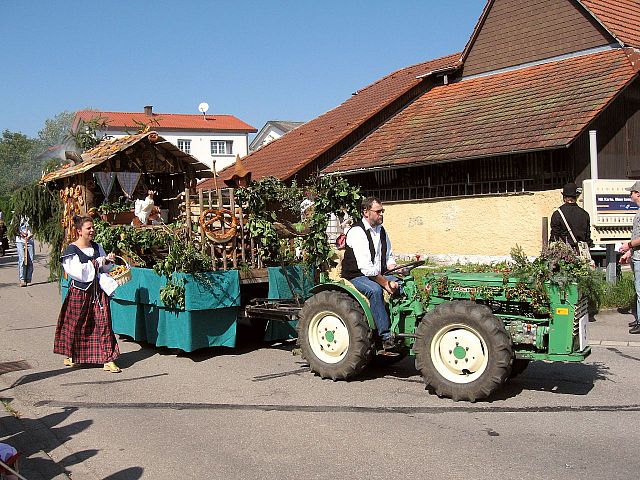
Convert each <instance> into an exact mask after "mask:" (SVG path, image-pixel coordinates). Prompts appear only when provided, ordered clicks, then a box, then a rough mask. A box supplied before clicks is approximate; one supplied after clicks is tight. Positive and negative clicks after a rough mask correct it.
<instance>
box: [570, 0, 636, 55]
mask: <svg viewBox="0 0 640 480" xmlns="http://www.w3.org/2000/svg"><path fill="white" fill-rule="evenodd" d="M579 1H580V3H582V5H583V6H584V7H586V8H587V9H588V10H589V11H590V12H591V13H593V14H594V15H595V16H596V17H597V18H598V20H600V21H601V22H602V24H603V25H604V26H605V27H606V28H607V29H608V30H609V31H610V32H611V33H613V34H614V35H615V36H616V37H617V38H618V39H619V40H621V41H622V42H623V43H624V44H625V45H629V46H632V47H640V2H639V1H638V0H579Z"/></svg>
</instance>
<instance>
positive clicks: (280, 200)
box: [236, 176, 361, 269]
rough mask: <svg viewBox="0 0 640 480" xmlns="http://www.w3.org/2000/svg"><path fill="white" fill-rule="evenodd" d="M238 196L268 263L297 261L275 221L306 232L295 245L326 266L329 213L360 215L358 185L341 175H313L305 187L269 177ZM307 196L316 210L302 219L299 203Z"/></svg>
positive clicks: (309, 258)
mask: <svg viewBox="0 0 640 480" xmlns="http://www.w3.org/2000/svg"><path fill="white" fill-rule="evenodd" d="M236 196H237V198H238V200H239V201H240V202H241V203H242V204H243V205H245V206H246V210H247V211H248V212H249V225H248V228H249V232H250V233H251V235H252V236H253V237H254V238H258V239H259V240H260V245H259V246H258V249H259V253H260V255H261V257H262V259H263V261H264V262H265V263H266V264H276V263H278V261H279V260H283V261H285V262H293V261H296V258H295V250H294V249H292V248H291V245H290V243H289V242H288V241H286V240H282V239H279V238H278V235H277V232H276V229H275V227H274V225H273V224H274V222H276V221H289V222H290V223H291V224H292V226H293V227H294V228H296V229H297V230H298V231H304V232H307V233H305V234H304V235H302V237H301V238H298V239H296V246H298V247H300V249H301V250H302V258H301V260H302V261H303V262H304V263H306V264H308V265H310V266H315V267H319V268H321V269H323V268H326V267H328V266H329V262H330V258H331V256H332V252H331V248H332V247H331V245H329V241H328V239H327V235H326V229H327V225H328V221H329V215H330V214H331V213H335V214H339V215H343V214H345V213H346V214H348V215H350V216H351V217H352V218H354V219H358V218H359V217H360V211H359V208H360V199H361V195H360V191H359V188H358V187H353V186H351V185H349V183H348V182H347V181H346V180H345V179H344V178H342V177H339V176H324V177H314V178H311V179H309V180H308V181H307V183H305V185H304V186H300V185H298V183H297V182H296V181H295V180H294V181H293V182H291V184H290V185H287V184H286V183H284V182H283V181H281V180H279V179H277V178H274V177H266V178H264V179H261V180H258V181H253V182H251V183H250V184H249V186H248V187H246V188H242V189H239V190H238V191H237V192H236ZM306 198H310V199H313V202H314V204H313V210H312V214H311V215H310V217H308V218H305V219H301V215H300V205H301V203H302V202H303V201H304V200H305V199H306Z"/></svg>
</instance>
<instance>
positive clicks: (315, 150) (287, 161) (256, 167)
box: [221, 53, 460, 180]
mask: <svg viewBox="0 0 640 480" xmlns="http://www.w3.org/2000/svg"><path fill="white" fill-rule="evenodd" d="M459 59H460V54H459V53H457V54H454V55H449V56H447V57H443V58H439V59H436V60H431V61H429V62H424V63H419V64H417V65H412V66H410V67H406V68H403V69H401V70H398V71H396V72H393V73H391V74H390V75H387V76H386V77H384V78H382V79H380V80H378V81H377V82H375V83H373V84H371V85H369V86H368V87H365V88H363V89H362V90H360V91H358V93H357V95H353V96H352V97H351V98H349V99H348V100H347V101H345V102H344V103H342V104H341V105H339V106H337V107H336V108H334V109H332V110H329V111H328V112H327V113H325V114H323V115H320V116H319V117H317V118H315V119H313V120H311V121H309V122H307V123H305V124H303V125H301V126H299V127H298V128H296V129H295V130H292V131H291V132H289V133H287V134H285V135H283V136H282V137H280V138H278V139H277V140H274V141H273V142H271V143H269V144H267V145H265V146H264V147H262V148H261V149H259V150H257V151H255V152H253V153H252V154H250V155H248V156H246V157H244V158H243V160H242V161H243V163H244V165H245V166H246V168H247V169H248V170H250V171H251V173H252V176H253V178H254V179H256V180H257V179H260V178H262V177H265V176H270V175H273V176H276V177H278V178H280V179H288V178H290V177H291V176H293V175H294V174H295V173H296V172H297V171H299V170H300V169H301V168H303V167H304V166H306V165H308V164H309V163H311V162H312V161H313V160H315V159H316V158H318V157H319V156H320V155H321V154H322V153H324V152H325V151H326V150H328V149H329V148H330V147H332V146H333V145H335V144H336V143H338V142H339V141H340V140H342V139H343V138H345V137H346V136H347V135H348V134H350V133H351V132H353V131H354V130H355V129H356V128H358V127H359V126H360V125H362V124H363V123H364V122H365V121H366V120H368V119H369V118H371V117H372V116H373V115H374V114H375V113H377V112H378V111H380V110H382V109H383V108H384V107H386V106H387V105H389V104H390V103H392V102H393V101H394V100H396V99H397V98H398V97H400V96H401V95H402V94H404V93H405V92H407V91H408V90H410V89H411V88H412V87H414V86H415V85H417V84H418V83H420V82H421V81H422V80H421V79H418V78H416V77H417V76H418V75H424V74H427V73H430V72H431V71H434V70H439V69H442V68H447V67H454V66H456V64H457V61H458V60H459ZM227 172H229V175H231V172H233V169H232V167H229V168H227V169H226V170H225V171H223V172H221V176H222V177H225V173H227ZM225 178H226V177H225Z"/></svg>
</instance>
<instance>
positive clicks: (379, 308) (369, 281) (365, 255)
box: [341, 197, 399, 353]
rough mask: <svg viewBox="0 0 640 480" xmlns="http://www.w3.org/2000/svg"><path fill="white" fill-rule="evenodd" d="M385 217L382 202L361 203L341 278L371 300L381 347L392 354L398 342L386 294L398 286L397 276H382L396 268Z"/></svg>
mask: <svg viewBox="0 0 640 480" xmlns="http://www.w3.org/2000/svg"><path fill="white" fill-rule="evenodd" d="M383 215H384V208H383V207H382V204H381V202H380V200H378V199H377V198H375V197H367V198H365V199H364V200H363V201H362V218H361V219H360V220H359V221H358V222H356V223H354V224H353V225H352V227H351V228H350V229H349V231H348V232H347V238H346V247H345V254H344V259H343V260H342V272H341V275H342V278H345V279H347V280H349V281H350V282H351V283H352V284H353V286H354V287H356V288H357V289H358V291H360V292H361V293H362V294H364V295H365V296H366V297H367V298H368V299H369V302H370V304H371V313H372V315H373V320H374V321H375V324H376V328H377V330H378V335H380V338H381V339H382V348H383V350H384V351H386V352H389V353H392V351H393V350H394V348H395V341H394V339H393V338H392V336H391V333H390V327H391V322H390V320H389V314H388V313H387V309H386V306H385V303H384V297H383V291H387V292H388V293H390V294H394V293H396V292H397V291H398V289H399V285H398V283H397V279H396V278H395V277H392V276H389V275H387V276H384V275H383V273H384V272H386V271H387V270H390V269H392V268H395V267H396V261H395V259H394V258H393V252H392V250H391V241H390V240H389V237H388V236H387V233H386V231H385V229H384V227H383V226H382V222H383Z"/></svg>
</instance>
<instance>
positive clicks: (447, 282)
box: [435, 242, 602, 314]
mask: <svg viewBox="0 0 640 480" xmlns="http://www.w3.org/2000/svg"><path fill="white" fill-rule="evenodd" d="M511 258H512V261H511V262H500V263H497V264H473V265H464V266H463V265H457V266H456V269H455V270H456V271H460V272H466V273H484V272H496V273H502V276H503V284H504V287H503V288H504V296H505V297H506V298H507V299H509V300H512V301H516V302H526V303H528V304H530V305H531V307H532V308H533V310H534V311H535V312H537V313H542V314H546V313H548V305H549V296H548V293H547V287H546V285H553V286H555V287H557V288H558V290H559V291H560V292H566V291H567V289H568V287H569V285H571V284H573V283H575V284H577V286H578V290H579V291H580V292H581V293H582V294H583V295H585V296H586V297H587V298H588V299H589V300H590V301H591V302H592V303H593V304H594V305H596V306H597V305H598V304H599V300H600V296H601V293H600V288H601V287H600V284H601V281H600V280H601V279H600V277H601V276H602V274H601V273H600V272H598V271H597V270H595V269H593V268H592V267H591V265H590V263H589V261H588V260H586V259H584V258H582V257H578V256H576V254H575V252H574V251H573V250H572V248H571V247H570V246H568V245H567V244H565V243H563V242H552V243H550V244H549V245H548V247H546V248H544V249H543V250H542V252H541V254H540V256H539V257H537V258H536V259H535V260H533V261H529V259H528V257H527V255H526V254H525V253H524V250H523V249H522V247H520V246H518V245H516V246H515V247H514V248H512V249H511ZM509 278H517V279H518V282H517V283H516V284H515V285H514V286H507V284H508V280H509ZM435 286H436V288H437V292H438V295H442V296H451V295H452V293H451V292H452V290H453V289H455V288H456V287H458V286H459V284H458V282H454V281H452V280H451V279H449V277H448V276H447V275H446V274H445V275H439V276H437V281H436V284H435ZM495 294H496V292H495V287H484V286H478V287H476V288H474V289H473V291H471V292H470V297H471V299H472V300H475V299H482V300H492V299H493V298H494V297H495Z"/></svg>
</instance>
